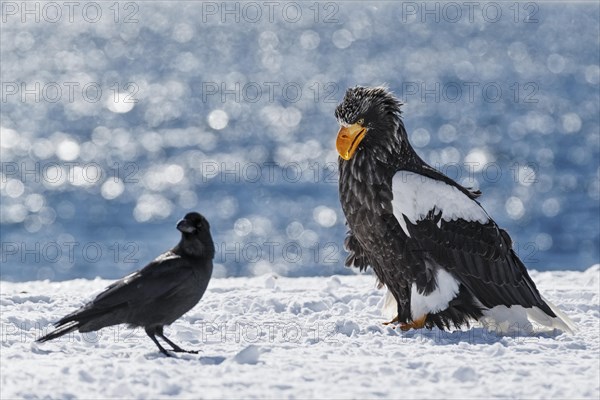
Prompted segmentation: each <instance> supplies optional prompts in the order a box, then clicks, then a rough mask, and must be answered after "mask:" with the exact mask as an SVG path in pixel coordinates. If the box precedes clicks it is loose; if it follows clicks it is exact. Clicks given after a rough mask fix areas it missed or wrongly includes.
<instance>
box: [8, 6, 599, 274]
mask: <svg viewBox="0 0 600 400" xmlns="http://www.w3.org/2000/svg"><path fill="white" fill-rule="evenodd" d="M73 4H74V5H71V6H66V5H65V4H63V3H45V2H30V3H27V4H25V3H22V2H3V3H2V19H3V20H2V25H1V29H2V31H1V34H2V35H1V46H2V48H1V67H2V68H1V80H2V103H1V106H2V110H1V121H0V122H1V123H0V125H1V128H2V129H1V136H0V145H1V147H0V150H1V153H0V155H1V161H2V174H1V175H0V178H1V182H0V189H1V205H0V211H1V235H2V239H1V241H2V267H1V269H0V271H1V278H2V279H4V280H11V281H22V280H31V279H51V280H64V279H72V278H77V277H84V278H93V277H96V276H100V277H103V278H116V277H119V276H121V275H123V274H125V273H126V272H129V271H131V270H133V269H136V268H138V267H140V266H141V265H143V264H142V263H146V262H148V261H149V260H151V259H152V258H153V257H154V256H156V255H158V254H159V253H160V252H161V251H163V250H165V249H167V248H168V247H169V246H171V245H173V244H175V243H176V241H177V240H178V232H177V231H176V230H175V224H176V222H177V220H178V219H179V218H181V216H183V215H184V214H185V213H186V212H188V211H190V210H198V211H200V212H202V213H204V214H205V215H206V216H207V218H208V219H209V221H210V222H211V224H212V230H213V236H214V238H215V242H216V243H217V248H218V251H217V256H216V260H215V261H216V263H217V266H216V269H215V275H216V276H245V275H256V274H264V273H268V272H274V273H278V274H282V275H288V276H300V275H327V274H332V273H352V271H349V270H347V269H345V268H344V267H343V260H344V258H345V253H344V251H343V249H342V248H341V243H342V242H343V238H344V234H345V227H344V216H343V214H342V212H341V209H340V206H339V202H338V195H337V171H336V160H337V155H336V152H335V148H334V140H335V134H336V132H337V129H338V127H337V124H336V121H335V119H334V117H333V110H334V108H335V105H336V104H337V102H338V101H339V100H340V99H341V98H342V96H343V93H344V91H345V89H346V88H347V87H349V86H353V85H356V84H362V85H379V84H386V85H388V86H389V87H390V89H392V90H393V91H394V92H395V93H396V94H397V95H398V96H400V97H401V98H402V100H403V102H404V103H405V105H404V120H405V124H406V127H407V129H408V131H409V135H410V138H411V140H412V142H413V144H414V146H415V147H416V148H417V150H418V152H419V153H420V154H421V155H422V156H423V157H424V159H425V160H427V161H428V162H429V163H431V164H432V165H434V166H436V167H438V168H440V169H441V170H442V171H443V172H445V173H447V174H448V175H450V176H451V177H453V178H455V179H457V180H458V181H459V182H461V183H463V184H465V185H467V186H472V187H477V188H480V189H481V190H482V191H483V193H484V194H483V196H482V198H481V202H482V204H483V205H484V207H485V208H486V209H487V210H488V212H489V213H490V214H491V215H492V216H493V217H494V218H495V219H496V221H497V222H498V223H499V225H501V226H502V227H504V228H506V229H508V231H509V232H510V233H511V234H512V236H513V239H514V240H515V242H516V243H515V247H516V249H517V251H518V253H519V254H520V255H521V256H522V258H523V259H524V261H525V263H526V264H527V265H528V266H529V267H530V268H534V269H538V270H548V269H579V270H582V269H585V268H587V267H589V266H590V265H592V264H594V263H598V260H599V231H600V215H599V200H600V167H599V148H600V122H599V115H600V110H599V104H600V99H599V96H600V95H599V88H600V67H599V47H600V45H599V37H600V36H599V24H600V21H599V15H600V14H599V12H600V10H599V5H598V3H597V2H579V3H576V4H574V3H547V2H543V3H485V2H481V3H477V4H476V5H464V4H463V3H428V4H425V3H422V2H369V3H368V4H361V3H359V2H317V3H314V2H306V3H294V2H273V3H268V2H266V3H263V2H245V3H244V2H243V3H239V2H238V3H234V2H229V3H221V2H205V3H201V2H187V1H186V2H161V1H153V2H120V3H114V2H109V3H78V2H74V3H73ZM69 7H71V8H69ZM36 19H37V20H36ZM133 101H135V102H133Z"/></svg>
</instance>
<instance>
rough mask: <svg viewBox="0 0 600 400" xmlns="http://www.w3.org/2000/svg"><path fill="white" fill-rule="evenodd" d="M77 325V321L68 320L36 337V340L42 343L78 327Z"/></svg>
mask: <svg viewBox="0 0 600 400" xmlns="http://www.w3.org/2000/svg"><path fill="white" fill-rule="evenodd" d="M79 326H80V324H79V321H69V322H67V323H66V324H62V325H60V324H59V325H57V328H56V329H55V330H53V331H52V332H50V333H49V334H47V335H45V336H42V337H41V338H39V339H37V340H36V342H40V343H43V342H47V341H48V340H52V339H56V338H57V337H61V336H62V335H66V334H67V333H69V332H73V331H75V330H77V329H79Z"/></svg>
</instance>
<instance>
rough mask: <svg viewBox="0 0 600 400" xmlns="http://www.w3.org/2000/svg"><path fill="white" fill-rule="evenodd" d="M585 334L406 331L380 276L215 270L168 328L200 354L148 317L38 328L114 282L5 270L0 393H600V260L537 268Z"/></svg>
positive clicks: (544, 287) (547, 291)
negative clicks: (12, 274)
mask: <svg viewBox="0 0 600 400" xmlns="http://www.w3.org/2000/svg"><path fill="white" fill-rule="evenodd" d="M532 277H533V279H534V280H535V281H536V282H537V284H538V287H539V288H540V290H541V291H542V293H543V294H544V295H545V296H546V297H547V298H548V299H549V300H551V301H552V302H554V303H555V304H556V305H557V306H559V307H560V308H561V309H562V310H563V311H565V312H566V313H567V314H568V315H569V316H570V317H571V318H572V319H573V320H574V321H575V322H576V323H577V324H578V327H579V330H578V332H577V333H576V334H575V335H567V334H560V333H556V334H555V335H549V334H545V335H534V336H521V335H518V336H512V337H507V336H504V337H503V336H497V335H495V334H494V333H493V332H490V331H486V330H485V329H483V328H481V327H474V328H472V329H470V330H467V331H461V332H454V333H452V334H450V333H444V332H441V331H439V330H437V329H434V330H431V331H427V330H423V331H412V332H398V331H396V330H393V329H392V328H389V327H385V326H383V325H382V324H381V322H382V321H383V319H382V317H381V315H380V311H379V309H380V306H381V303H382V302H383V291H381V290H377V289H375V288H374V279H373V277H372V276H368V275H359V276H332V277H328V278H323V277H306V278H284V277H278V276H274V275H264V276H260V277H253V278H227V279H213V280H212V281H211V283H210V285H209V288H208V291H207V293H206V295H205V298H204V299H203V300H202V301H201V302H200V303H199V304H198V305H197V306H196V307H195V308H194V309H192V310H191V311H190V312H189V313H188V314H186V315H185V316H183V317H182V318H181V319H180V320H178V321H176V322H175V323H174V324H173V325H172V326H171V327H170V328H167V330H166V334H167V336H168V337H170V338H171V339H173V340H174V341H175V342H176V343H178V344H179V345H181V346H182V347H184V348H189V349H201V350H202V352H201V353H200V354H197V355H195V354H184V355H180V354H179V355H176V356H175V357H172V358H167V357H164V356H163V355H161V354H160V353H159V352H158V351H157V349H156V347H155V346H154V344H153V343H152V342H151V341H150V339H148V338H147V337H146V336H145V334H144V333H143V331H142V330H141V329H136V330H128V329H125V328H124V327H123V326H120V327H118V328H105V329H103V330H101V331H100V332H99V334H98V335H96V334H86V335H85V336H83V335H81V334H79V333H77V334H72V335H71V336H67V337H63V338H61V339H59V340H56V341H52V342H48V343H45V344H43V345H42V344H36V343H34V339H35V338H36V337H38V336H39V335H40V334H41V330H44V331H45V330H47V329H48V328H49V324H50V323H51V322H54V321H56V320H57V319H58V318H59V317H61V316H63V315H64V314H66V313H68V312H71V311H73V310H74V309H75V308H77V307H78V306H80V305H81V304H82V302H83V301H84V300H86V299H89V298H90V297H91V296H92V295H94V294H95V293H98V292H99V291H100V290H102V289H103V288H104V287H105V286H107V285H108V284H109V283H110V282H109V281H106V280H100V279H96V280H83V279H78V280H72V281H63V282H48V281H32V282H23V283H9V282H2V283H1V285H2V287H1V293H2V297H1V306H2V351H1V353H0V354H1V363H0V365H1V370H0V371H1V376H2V381H1V383H2V385H1V392H0V397H1V398H2V399H7V398H15V397H20V398H46V397H53V398H99V397H101V398H169V397H172V398H192V397H193V398H198V397H202V398H265V397H266V398H324V397H327V398H489V397H495V398H594V399H597V398H598V397H599V396H600V384H599V379H600V353H599V344H600V339H599V332H600V324H599V321H600V313H599V312H600V306H599V301H600V293H599V283H600V265H595V266H593V267H590V268H588V269H587V270H586V271H583V272H575V271H554V272H536V271H533V272H532Z"/></svg>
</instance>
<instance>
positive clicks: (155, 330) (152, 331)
mask: <svg viewBox="0 0 600 400" xmlns="http://www.w3.org/2000/svg"><path fill="white" fill-rule="evenodd" d="M158 329H159V328H156V327H154V328H150V327H146V335H148V336H149V337H150V339H152V341H153V342H154V344H155V345H156V346H157V347H158V349H159V350H160V352H161V353H163V354H164V355H165V356H167V357H171V355H170V354H169V353H167V351H166V350H165V348H164V347H162V346H161V345H160V343H158V340H157V339H156V334H158V336H160V337H162V338H163V339H164V338H165V337H164V336H163V334H162V327H160V333H159V332H158ZM167 343H169V341H167ZM169 344H170V343H169Z"/></svg>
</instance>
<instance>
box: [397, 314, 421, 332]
mask: <svg viewBox="0 0 600 400" xmlns="http://www.w3.org/2000/svg"><path fill="white" fill-rule="evenodd" d="M396 318H397V317H396ZM426 320H427V314H425V315H423V316H422V317H421V318H417V319H415V320H413V321H412V322H409V323H401V324H400V329H401V330H403V331H408V330H411V329H421V328H424V327H425V321H426Z"/></svg>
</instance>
